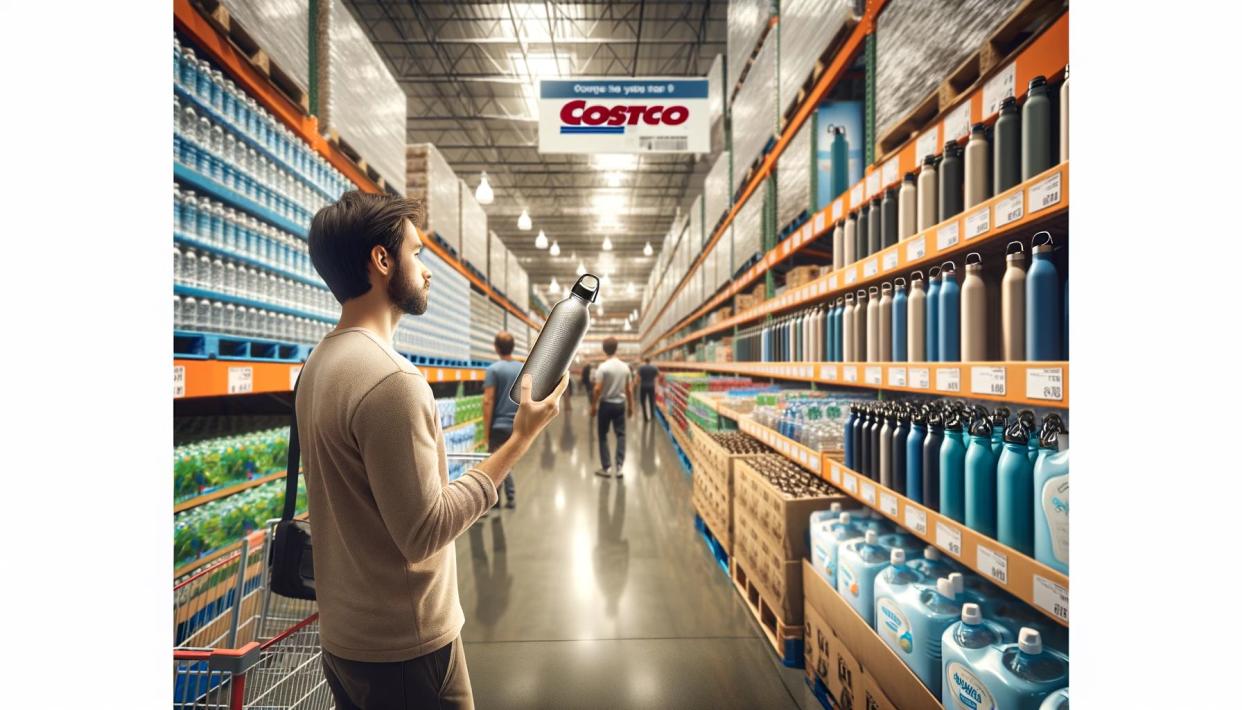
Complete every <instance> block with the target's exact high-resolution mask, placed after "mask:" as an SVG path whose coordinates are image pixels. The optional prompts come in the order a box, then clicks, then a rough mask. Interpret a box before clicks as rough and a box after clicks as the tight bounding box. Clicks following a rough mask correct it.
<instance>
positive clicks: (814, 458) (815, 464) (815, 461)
mask: <svg viewBox="0 0 1242 710" xmlns="http://www.w3.org/2000/svg"><path fill="white" fill-rule="evenodd" d="M820 464H821V462H820V458H819V454H817V453H816V452H814V451H812V452H811V470H812V471H814V472H815V473H819V467H820Z"/></svg>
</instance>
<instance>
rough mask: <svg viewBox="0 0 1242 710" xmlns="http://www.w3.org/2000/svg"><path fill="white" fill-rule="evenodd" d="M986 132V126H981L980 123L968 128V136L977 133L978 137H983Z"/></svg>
mask: <svg viewBox="0 0 1242 710" xmlns="http://www.w3.org/2000/svg"><path fill="white" fill-rule="evenodd" d="M987 130H988V127H987V126H985V125H983V124H982V123H976V124H975V125H973V126H971V127H970V134H971V135H974V134H976V133H978V134H979V135H983V134H984V133H986V132H987Z"/></svg>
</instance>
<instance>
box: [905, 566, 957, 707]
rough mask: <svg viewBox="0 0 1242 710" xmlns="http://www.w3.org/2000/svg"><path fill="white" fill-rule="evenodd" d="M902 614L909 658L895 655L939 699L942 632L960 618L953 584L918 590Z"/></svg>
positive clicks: (941, 581) (944, 581)
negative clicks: (912, 601) (907, 635)
mask: <svg viewBox="0 0 1242 710" xmlns="http://www.w3.org/2000/svg"><path fill="white" fill-rule="evenodd" d="M901 611H902V612H904V614H905V617H906V620H907V623H908V627H909V631H908V633H909V635H910V640H909V644H910V648H911V651H910V653H909V654H904V653H898V654H897V655H898V656H900V657H901V659H902V660H903V661H905V663H906V665H907V666H909V667H910V670H912V671H914V674H915V675H917V676H918V677H919V680H921V681H923V685H925V686H927V689H928V690H930V691H931V693H932V695H935V696H939V695H940V672H941V667H942V666H941V661H940V658H941V654H942V652H943V649H942V647H941V646H942V643H943V639H944V632H945V629H947V628H949V627H950V626H952V625H953V624H954V623H956V622H957V620H958V619H960V618H961V616H962V602H961V601H960V600H959V598H958V595H957V593H956V592H954V590H953V583H952V582H950V581H949V580H948V579H945V578H944V577H941V578H940V579H938V580H936V586H935V587H930V586H921V588H920V589H919V593H918V596H917V598H916V599H915V600H914V604H913V605H912V606H908V607H906V608H904V609H902V610H901Z"/></svg>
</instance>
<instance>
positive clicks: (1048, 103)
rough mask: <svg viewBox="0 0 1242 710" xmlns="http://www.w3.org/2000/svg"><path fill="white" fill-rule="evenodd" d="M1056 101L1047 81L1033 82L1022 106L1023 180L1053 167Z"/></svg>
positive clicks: (1039, 77) (1036, 78) (1038, 78)
mask: <svg viewBox="0 0 1242 710" xmlns="http://www.w3.org/2000/svg"><path fill="white" fill-rule="evenodd" d="M1053 154H1054V153H1053V149H1052V99H1050V98H1049V97H1048V82H1047V80H1046V79H1044V77H1042V76H1037V77H1035V78H1033V79H1031V83H1030V84H1029V85H1028V87H1027V93H1026V103H1024V104H1022V179H1023V180H1030V179H1031V178H1032V177H1035V176H1036V175H1038V174H1039V173H1042V172H1043V171H1045V170H1047V169H1048V168H1051V167H1052V156H1053Z"/></svg>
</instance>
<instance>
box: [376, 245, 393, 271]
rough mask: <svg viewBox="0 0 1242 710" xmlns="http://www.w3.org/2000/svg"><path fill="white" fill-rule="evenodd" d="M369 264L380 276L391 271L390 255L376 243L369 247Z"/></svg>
mask: <svg viewBox="0 0 1242 710" xmlns="http://www.w3.org/2000/svg"><path fill="white" fill-rule="evenodd" d="M371 266H373V267H375V270H376V271H378V272H379V273H380V275H381V276H388V275H389V274H390V273H392V267H393V263H392V255H391V254H389V253H388V250H387V249H385V248H384V247H382V246H380V245H378V244H376V245H375V246H373V247H371Z"/></svg>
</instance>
